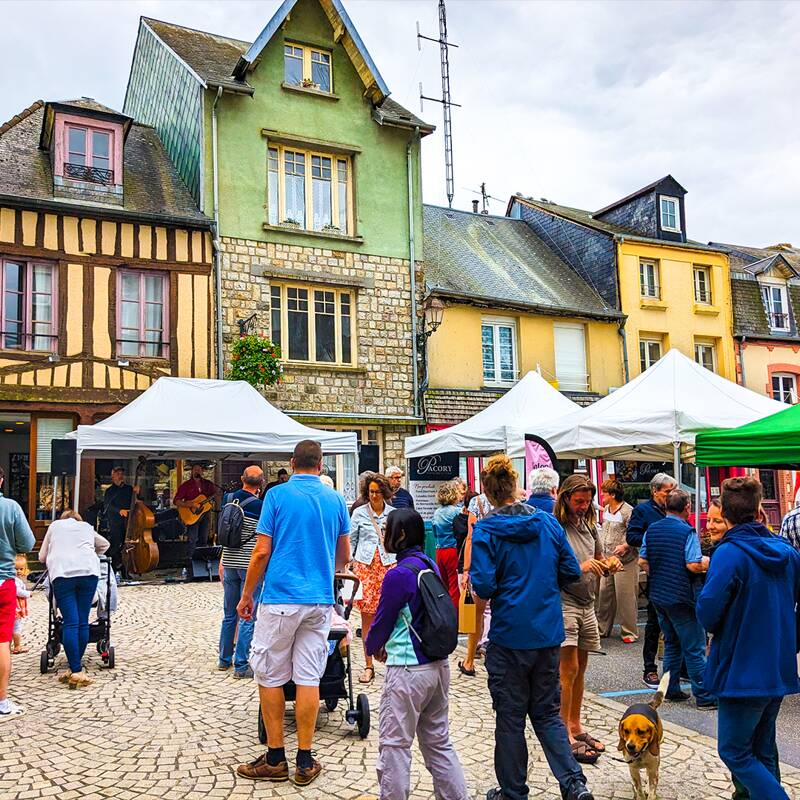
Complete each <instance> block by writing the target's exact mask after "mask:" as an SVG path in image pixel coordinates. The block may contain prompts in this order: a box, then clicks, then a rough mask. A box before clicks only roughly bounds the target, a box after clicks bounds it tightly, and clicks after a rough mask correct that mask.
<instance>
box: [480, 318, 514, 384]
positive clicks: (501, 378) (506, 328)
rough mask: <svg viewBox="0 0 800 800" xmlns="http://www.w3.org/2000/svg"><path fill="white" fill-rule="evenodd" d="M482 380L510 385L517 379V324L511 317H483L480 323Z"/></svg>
mask: <svg viewBox="0 0 800 800" xmlns="http://www.w3.org/2000/svg"><path fill="white" fill-rule="evenodd" d="M481 352H482V356H483V382H484V383H485V384H486V385H487V386H491V385H493V386H510V385H511V384H512V383H514V381H515V380H516V379H517V326H516V323H515V322H514V320H513V319H507V318H506V319H504V318H491V317H487V318H484V319H483V321H482V324H481Z"/></svg>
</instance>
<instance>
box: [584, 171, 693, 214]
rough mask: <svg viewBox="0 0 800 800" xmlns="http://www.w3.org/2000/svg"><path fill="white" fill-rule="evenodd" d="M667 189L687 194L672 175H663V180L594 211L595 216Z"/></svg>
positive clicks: (660, 179) (649, 184)
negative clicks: (644, 195)
mask: <svg viewBox="0 0 800 800" xmlns="http://www.w3.org/2000/svg"><path fill="white" fill-rule="evenodd" d="M659 188H662V189H667V190H668V191H669V192H671V193H676V194H688V192H687V191H686V189H684V188H683V186H681V185H680V184H679V183H678V181H676V180H675V178H673V177H672V175H665V176H664V177H663V178H659V179H658V180H657V181H653V182H652V183H648V184H647V186H643V187H642V188H641V189H637V190H636V191H635V192H632V193H631V194H629V195H626V196H625V197H623V198H622V199H620V200H616V201H614V202H613V203H611V204H609V205H607V206H604V207H603V208H601V209H600V210H599V211H595V212H594V213H595V216H598V217H600V216H602V215H603V214H605V213H606V212H607V211H611V210H612V209H614V208H618V207H619V206H623V205H625V203H628V202H630V201H631V200H634V199H635V198H637V197H641V196H642V195H643V194H649V193H650V192H652V191H654V190H655V189H659Z"/></svg>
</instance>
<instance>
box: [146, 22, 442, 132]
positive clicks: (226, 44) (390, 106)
mask: <svg viewBox="0 0 800 800" xmlns="http://www.w3.org/2000/svg"><path fill="white" fill-rule="evenodd" d="M141 21H142V22H143V23H144V24H145V25H147V26H148V27H149V28H150V29H151V30H152V31H153V33H155V34H156V36H158V38H159V39H161V41H162V42H164V44H165V45H166V46H167V47H169V48H170V49H171V50H172V51H173V52H174V53H175V55H177V56H178V58H180V59H181V61H183V62H185V63H186V65H187V66H188V67H189V68H190V69H191V70H192V71H193V72H195V73H196V74H197V75H198V76H199V77H200V79H201V80H202V81H203V82H204V83H205V84H206V85H207V86H210V87H217V86H222V87H223V88H226V89H231V90H232V91H238V92H243V93H246V94H253V91H254V90H253V87H252V86H250V84H249V83H247V82H246V81H243V80H239V79H237V78H234V77H233V70H234V68H235V67H236V64H237V63H238V61H239V59H240V58H241V57H242V56H243V55H244V54H245V53H246V52H247V51H248V50H249V48H250V44H251V43H250V42H245V41H243V40H241V39H231V38H229V37H227V36H220V35H218V34H216V33H208V32H207V31H198V30H195V29H194V28H186V27H184V26H183V25H175V24H174V23H172V22H164V21H163V20H158V19H153V18H151V17H142V19H141ZM375 111H376V112H378V114H377V116H378V117H379V118H378V120H377V121H378V122H379V123H382V122H383V121H385V122H387V123H389V124H392V125H401V126H403V127H410V128H414V127H416V126H419V127H420V128H421V129H422V130H423V131H426V132H429V131H433V130H434V129H435V128H434V126H433V125H430V124H429V123H427V122H424V121H423V120H421V119H420V118H419V117H417V116H416V115H414V114H412V113H411V112H410V111H408V110H407V109H405V108H403V106H401V105H400V104H399V103H396V102H395V101H394V100H391V99H390V98H388V97H387V98H386V99H384V101H383V102H382V103H381V104H380V105H378V106H375Z"/></svg>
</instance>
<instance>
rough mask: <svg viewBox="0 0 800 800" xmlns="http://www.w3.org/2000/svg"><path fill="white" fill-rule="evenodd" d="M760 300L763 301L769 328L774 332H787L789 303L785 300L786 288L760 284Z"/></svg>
mask: <svg viewBox="0 0 800 800" xmlns="http://www.w3.org/2000/svg"><path fill="white" fill-rule="evenodd" d="M761 299H762V300H763V301H764V310H765V311H766V312H767V319H768V321H769V327H770V328H772V330H776V331H788V330H789V303H788V302H787V300H786V287H785V286H781V285H778V284H769V283H765V284H762V285H761Z"/></svg>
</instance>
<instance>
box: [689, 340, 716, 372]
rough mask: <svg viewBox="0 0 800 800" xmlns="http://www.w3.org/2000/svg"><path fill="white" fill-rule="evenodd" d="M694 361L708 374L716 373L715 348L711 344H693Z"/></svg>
mask: <svg viewBox="0 0 800 800" xmlns="http://www.w3.org/2000/svg"><path fill="white" fill-rule="evenodd" d="M694 360H695V361H696V362H697V363H698V364H699V365H700V366H701V367H705V368H706V369H707V370H709V371H710V372H716V371H717V348H716V345H715V344H714V343H713V342H695V344H694Z"/></svg>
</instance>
